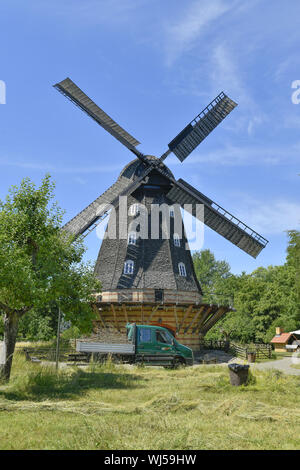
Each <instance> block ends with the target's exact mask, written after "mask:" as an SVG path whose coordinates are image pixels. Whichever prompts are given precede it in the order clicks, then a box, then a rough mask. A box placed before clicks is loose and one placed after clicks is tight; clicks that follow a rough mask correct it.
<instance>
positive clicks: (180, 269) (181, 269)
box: [178, 263, 186, 277]
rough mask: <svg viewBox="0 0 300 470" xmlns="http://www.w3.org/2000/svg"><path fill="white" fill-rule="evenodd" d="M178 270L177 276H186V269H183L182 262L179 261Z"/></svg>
mask: <svg viewBox="0 0 300 470" xmlns="http://www.w3.org/2000/svg"><path fill="white" fill-rule="evenodd" d="M178 271H179V276H184V277H186V269H185V265H184V263H179V264H178Z"/></svg>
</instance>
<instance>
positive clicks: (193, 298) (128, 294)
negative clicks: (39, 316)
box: [54, 78, 268, 349]
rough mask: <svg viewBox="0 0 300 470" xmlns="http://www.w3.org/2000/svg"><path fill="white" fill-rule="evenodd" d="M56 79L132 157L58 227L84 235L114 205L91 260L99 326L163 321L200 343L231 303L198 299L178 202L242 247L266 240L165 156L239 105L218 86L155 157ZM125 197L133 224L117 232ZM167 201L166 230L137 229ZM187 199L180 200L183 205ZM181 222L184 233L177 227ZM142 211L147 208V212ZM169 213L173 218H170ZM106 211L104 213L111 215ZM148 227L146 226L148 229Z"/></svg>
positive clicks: (191, 145)
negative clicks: (110, 229)
mask: <svg viewBox="0 0 300 470" xmlns="http://www.w3.org/2000/svg"><path fill="white" fill-rule="evenodd" d="M54 87H55V88H56V89H57V90H58V91H59V92H61V93H62V94H63V95H64V96H66V97H67V98H68V99H70V100H71V101H72V102H73V103H74V104H75V105H76V106H78V107H79V108H81V109H82V110H83V111H84V112H85V113H86V114H88V115H89V116H90V117H91V118H93V119H94V120H95V121H96V122H97V123H98V124H99V125H100V126H102V127H103V128H104V129H105V130H107V131H108V132H109V133H110V134H111V135H112V136H113V137H115V138H116V139H117V140H118V141H119V142H121V143H122V144H123V145H125V146H126V147H127V148H128V149H129V150H130V152H132V153H133V154H134V155H135V157H137V158H135V159H134V160H133V161H131V162H130V163H128V164H127V165H126V166H125V168H124V169H123V170H122V172H121V174H120V176H119V177H118V179H117V181H116V182H115V183H114V184H113V185H112V186H110V187H109V188H108V189H107V190H106V191H105V192H104V193H103V194H101V195H100V196H99V197H97V199H95V200H94V201H93V202H92V203H91V204H90V205H89V206H87V207H86V208H85V209H83V210H82V211H81V212H79V214H78V215H76V216H75V217H74V218H73V219H71V220H70V221H69V222H68V223H67V224H66V225H65V226H64V227H63V229H64V230H65V231H67V232H69V233H70V234H72V235H73V236H74V237H75V238H76V237H84V236H86V235H87V234H89V233H90V232H91V231H92V230H93V229H94V228H96V227H97V225H98V224H99V223H101V222H102V221H103V220H104V219H105V218H106V217H108V215H109V210H110V209H111V208H114V209H115V215H116V217H115V218H114V220H113V225H114V228H115V233H116V237H111V238H110V237H109V236H106V237H104V240H103V242H102V244H101V248H100V250H99V254H98V259H97V262H96V266H95V275H96V276H97V277H98V278H99V279H100V281H101V283H102V293H101V294H99V295H98V296H97V301H96V302H95V305H94V308H95V309H96V311H97V315H98V318H99V321H98V324H99V327H100V328H106V327H109V326H111V325H113V326H114V327H115V328H117V329H118V330H119V331H121V330H123V329H124V327H125V325H126V323H127V322H128V321H130V322H131V321H136V322H143V323H160V324H165V325H169V326H170V328H171V329H173V330H174V331H175V332H176V334H177V336H178V338H179V340H180V341H181V342H182V343H184V344H187V345H188V346H190V347H192V348H193V349H198V348H199V337H201V336H204V335H205V334H206V333H207V331H208V330H209V329H210V328H211V327H212V326H213V325H214V324H215V323H216V322H217V321H218V320H219V319H220V318H221V317H222V316H223V315H225V314H226V313H227V312H228V311H230V310H231V307H228V306H224V305H223V306H222V305H221V306H220V305H211V304H210V305H209V304H203V303H202V302H201V299H202V290H201V287H200V285H199V282H198V280H197V278H196V275H195V272H194V267H193V262H192V258H191V254H190V251H189V249H187V246H188V245H187V239H186V235H185V232H184V226H183V222H182V219H181V215H180V210H179V209H178V208H180V207H182V208H183V207H184V206H185V205H186V204H189V205H190V206H189V207H191V209H190V212H191V214H192V215H193V216H194V217H196V218H200V217H199V214H198V212H197V210H196V207H197V205H201V207H202V208H203V211H202V214H201V219H203V220H201V222H204V224H205V225H206V226H208V227H210V228H211V229H212V230H214V231H215V232H217V233H218V234H220V235H221V236H222V237H224V238H226V239H227V240H228V241H229V242H231V243H233V244H234V245H236V246H237V247H238V248H240V249H241V250H243V251H245V252H246V253H248V254H249V255H250V256H252V257H254V258H256V257H257V255H258V254H259V253H260V252H261V250H262V249H263V248H265V246H266V245H267V243H268V241H267V240H266V239H265V238H263V237H262V236H261V235H259V234H258V233H257V232H255V231H254V230H252V229H251V228H250V227H248V226H247V225H246V224H244V223H243V222H241V221H240V220H239V219H238V218H236V217H234V216H233V215H232V214H231V213H229V212H228V211H227V210H225V209H224V208H222V207H221V206H220V205H219V204H217V203H215V202H214V201H213V200H212V199H210V198H208V197H207V196H205V195H204V194H202V193H201V192H200V191H198V190H197V189H195V188H194V187H193V186H191V185H190V184H188V183H187V182H186V181H184V180H183V179H178V180H176V179H175V178H174V176H173V174H172V172H171V171H170V170H169V169H168V168H167V166H166V165H165V164H164V160H165V159H166V158H167V156H168V155H169V154H170V153H171V152H172V153H173V154H175V155H176V157H177V158H178V159H179V160H180V161H181V162H183V161H184V160H185V159H186V158H187V157H188V156H189V154H190V153H191V152H192V151H193V150H194V149H195V148H196V147H197V146H198V145H199V144H200V143H201V142H202V141H203V140H204V139H205V138H206V137H207V136H208V135H209V134H210V133H211V132H212V131H213V129H214V128H215V127H217V126H218V124H220V122H221V121H222V120H223V119H224V118H225V117H226V116H227V115H228V114H229V113H230V112H231V111H232V110H233V109H234V108H235V107H236V106H237V104H236V103H235V102H234V101H232V100H231V99H230V98H229V97H228V96H227V95H226V94H225V93H224V92H222V93H220V94H219V95H218V96H217V97H216V98H215V99H214V100H213V101H212V102H211V103H209V104H208V105H207V106H206V108H204V109H203V111H201V113H200V114H198V115H197V116H196V117H195V118H194V119H193V120H192V121H191V122H190V123H189V124H188V125H187V126H186V127H185V128H184V129H183V130H182V131H181V132H180V133H179V134H178V135H177V136H176V137H175V138H174V139H173V140H172V141H171V142H170V143H169V144H168V149H167V150H166V151H165V152H164V153H163V154H162V155H161V156H160V158H157V157H154V156H151V155H144V154H143V153H142V152H140V151H139V150H138V149H137V146H138V145H139V143H140V142H139V141H138V140H136V139H135V138H134V137H133V136H132V135H130V134H129V133H128V132H127V131H125V130H124V129H123V128H122V127H121V126H119V125H118V124H117V123H116V122H115V121H114V120H113V119H112V118H111V117H109V116H108V115H107V114H106V113H105V112H104V111H103V110H102V109H101V108H99V107H98V106H97V105H96V104H95V103H94V102H93V101H92V100H91V99H90V98H89V97H88V96H87V95H86V94H85V93H84V92H83V91H82V90H81V89H80V88H79V87H78V86H77V85H76V84H75V83H74V82H73V81H72V80H70V79H69V78H66V79H65V80H63V81H62V82H60V83H57V84H56V85H54ZM124 197H126V201H127V202H126V204H127V206H126V217H127V218H128V220H127V222H128V225H129V226H132V225H133V226H134V227H135V228H134V231H131V232H129V234H128V237H127V236H126V238H124V237H123V238H122V237H121V236H120V232H121V228H120V222H119V221H120V220H121V219H120V218H119V217H118V215H120V201H121V200H122V198H124ZM160 205H164V206H166V207H168V208H169V213H170V216H171V217H170V218H171V220H170V228H169V237H166V238H163V237H162V236H161V232H160V235H159V237H158V238H154V239H153V238H152V237H151V236H150V237H145V238H143V237H141V236H140V235H139V234H138V224H135V225H134V222H135V220H136V218H137V217H138V216H139V215H140V207H144V208H145V207H146V209H148V210H149V211H150V210H151V208H152V207H154V206H160ZM185 207H186V206H185ZM174 212H176V216H177V217H176V220H178V218H179V220H180V224H182V227H181V228H182V236H181V237H179V236H178V235H177V233H176V231H179V230H178V228H176V227H175V221H174V220H175V217H174ZM147 213H148V212H147ZM172 216H173V217H174V220H172ZM111 218H112V215H110V216H109V223H108V226H109V225H110V220H111ZM148 230H149V229H148Z"/></svg>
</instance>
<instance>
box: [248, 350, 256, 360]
mask: <svg viewBox="0 0 300 470" xmlns="http://www.w3.org/2000/svg"><path fill="white" fill-rule="evenodd" d="M247 359H248V362H255V360H256V352H248V354H247Z"/></svg>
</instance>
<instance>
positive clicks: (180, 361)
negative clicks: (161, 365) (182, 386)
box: [165, 357, 186, 369]
mask: <svg viewBox="0 0 300 470" xmlns="http://www.w3.org/2000/svg"><path fill="white" fill-rule="evenodd" d="M185 366H186V362H185V360H184V359H183V357H175V359H174V362H173V364H172V365H171V366H166V367H165V368H166V369H178V367H185Z"/></svg>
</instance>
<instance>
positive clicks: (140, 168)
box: [119, 155, 174, 180]
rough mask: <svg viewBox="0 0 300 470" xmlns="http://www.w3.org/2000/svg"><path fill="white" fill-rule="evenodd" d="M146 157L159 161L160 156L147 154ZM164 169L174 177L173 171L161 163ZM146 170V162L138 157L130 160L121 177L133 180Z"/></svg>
mask: <svg viewBox="0 0 300 470" xmlns="http://www.w3.org/2000/svg"><path fill="white" fill-rule="evenodd" d="M145 158H146V159H147V160H149V161H158V160H159V158H157V157H155V156H154V155H145ZM161 164H162V166H163V168H164V170H165V171H166V172H167V173H168V174H169V176H170V177H171V178H174V175H173V173H172V172H171V170H170V169H169V168H168V167H167V166H166V165H165V164H164V163H161ZM144 171H145V165H144V163H143V162H142V161H141V160H140V159H139V158H136V159H134V160H132V161H131V162H129V163H128V164H127V165H126V166H125V167H124V168H123V170H122V171H121V173H120V175H119V178H121V177H125V178H128V179H131V180H135V179H136V178H139V177H140V176H141V175H142V174H143V172H144Z"/></svg>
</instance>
